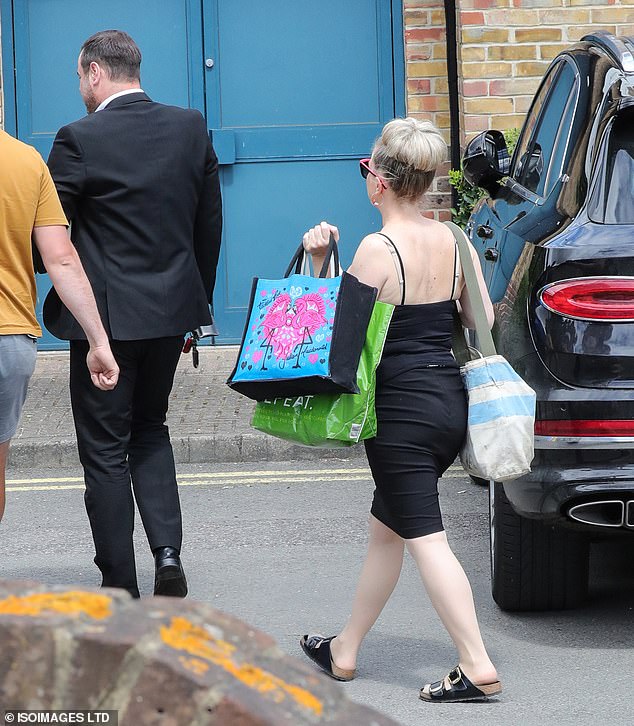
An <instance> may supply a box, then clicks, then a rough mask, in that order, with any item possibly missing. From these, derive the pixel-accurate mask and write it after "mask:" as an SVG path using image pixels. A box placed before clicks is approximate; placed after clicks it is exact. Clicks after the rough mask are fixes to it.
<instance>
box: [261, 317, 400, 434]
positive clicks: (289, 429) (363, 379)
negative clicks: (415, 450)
mask: <svg viewBox="0 0 634 726" xmlns="http://www.w3.org/2000/svg"><path fill="white" fill-rule="evenodd" d="M393 312H394V306H393V305H388V304H387V303H382V302H377V303H375V304H374V309H373V311H372V316H371V318H370V322H369V324H368V329H367V333H366V338H365V343H364V345H363V350H362V352H361V358H360V359H359V368H358V369H357V385H358V386H359V391H360V392H359V393H334V394H331V393H318V394H315V395H306V396H291V397H289V398H272V399H265V400H264V401H259V402H258V403H257V404H256V407H255V412H254V414H253V418H252V419H251V426H253V428H256V429H258V430H259V431H264V432H265V433H267V434H270V435H271V436H276V437H277V438H280V439H284V440H285V441H292V442H294V443H297V444H304V445H305V446H321V447H325V448H338V447H343V446H352V445H353V444H356V443H358V442H359V441H362V440H363V439H370V438H372V437H373V436H376V413H375V410H374V396H375V391H376V369H377V367H378V365H379V363H380V362H381V355H382V354H383V346H384V345H385V339H386V337H387V330H388V327H389V325H390V320H391V319H392V313H393Z"/></svg>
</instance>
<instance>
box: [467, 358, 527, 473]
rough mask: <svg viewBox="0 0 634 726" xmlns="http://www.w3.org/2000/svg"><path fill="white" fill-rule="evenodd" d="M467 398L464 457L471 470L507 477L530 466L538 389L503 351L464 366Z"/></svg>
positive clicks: (471, 471)
mask: <svg viewBox="0 0 634 726" xmlns="http://www.w3.org/2000/svg"><path fill="white" fill-rule="evenodd" d="M460 373H461V375H462V379H463V382H464V385H465V388H466V390H467V396H468V401H469V422H468V424H467V436H466V439H465V442H464V444H463V447H462V449H461V451H460V461H461V462H462V466H463V467H464V469H465V471H466V472H467V473H468V474H471V475H473V476H476V477H480V478H481V479H489V480H493V481H508V480H509V479H516V478H517V477H519V476H522V475H523V474H527V473H528V472H529V471H530V470H531V467H530V465H531V461H532V459H533V453H534V452H533V445H534V426H535V391H533V389H532V388H531V387H530V386H529V385H528V384H527V383H525V382H524V381H523V380H522V379H521V378H520V376H518V375H517V373H516V372H515V371H514V370H513V368H512V367H511V366H510V364H509V363H508V361H507V360H506V359H505V358H504V357H503V356H501V355H491V356H487V357H485V358H478V359H477V360H473V361H470V362H468V363H466V364H465V365H464V366H462V368H461V369H460Z"/></svg>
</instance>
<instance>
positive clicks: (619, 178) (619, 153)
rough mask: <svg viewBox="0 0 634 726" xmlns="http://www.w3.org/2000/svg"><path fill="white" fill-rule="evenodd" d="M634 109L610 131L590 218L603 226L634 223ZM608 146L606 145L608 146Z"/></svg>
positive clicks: (589, 208)
mask: <svg viewBox="0 0 634 726" xmlns="http://www.w3.org/2000/svg"><path fill="white" fill-rule="evenodd" d="M633 124H634V109H628V110H625V111H622V112H621V113H620V114H619V115H618V116H617V117H616V119H615V121H614V123H613V125H612V128H611V129H610V131H609V138H608V143H607V148H606V152H605V154H601V155H600V158H599V165H600V177H599V179H598V183H597V184H596V185H595V187H594V192H593V194H592V199H591V200H590V203H589V205H588V215H589V217H590V219H591V220H592V221H594V222H600V223H603V224H634V125H633ZM604 146H605V145H604Z"/></svg>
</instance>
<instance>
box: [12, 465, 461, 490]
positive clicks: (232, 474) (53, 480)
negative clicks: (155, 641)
mask: <svg viewBox="0 0 634 726" xmlns="http://www.w3.org/2000/svg"><path fill="white" fill-rule="evenodd" d="M448 471H450V472H451V471H459V472H462V471H463V469H462V467H461V466H450V467H449V469H448ZM369 473H370V469H368V467H362V468H356V469H352V468H350V469H288V470H286V471H271V470H267V471H251V472H249V473H248V474H247V473H245V472H244V471H221V472H213V473H212V472H199V473H198V474H177V479H178V480H179V481H181V480H186V479H196V480H199V479H200V480H202V479H230V478H231V479H233V478H235V479H240V478H244V477H245V476H247V477H248V478H253V477H258V478H267V479H268V478H270V477H276V476H295V475H298V476H308V475H313V474H367V475H369ZM446 476H447V475H446ZM83 481H84V478H83V477H82V476H62V477H48V478H46V477H45V478H40V479H7V485H15V484H58V483H59V484H65V483H68V484H70V483H72V482H83ZM185 486H186V485H185ZM58 488H59V489H62V488H63V487H58ZM71 488H73V489H76V488H77V487H71ZM13 491H16V489H13Z"/></svg>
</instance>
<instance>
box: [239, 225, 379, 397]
mask: <svg viewBox="0 0 634 726" xmlns="http://www.w3.org/2000/svg"><path fill="white" fill-rule="evenodd" d="M304 255H305V253H304V248H303V246H301V245H300V246H299V248H298V249H297V251H296V252H295V254H294V256H293V259H292V260H291V262H290V264H289V266H288V269H287V270H286V273H285V275H284V277H283V278H281V279H278V280H268V279H262V278H255V279H254V280H253V286H252V289H251V300H250V302H249V312H248V314H247V321H246V326H245V329H244V333H243V336H242V343H241V345H240V353H239V355H238V359H237V361H236V365H235V368H234V370H233V372H232V374H231V375H230V376H229V379H228V381H227V383H228V385H229V386H230V387H231V388H233V389H234V390H236V391H238V392H239V393H242V394H243V395H245V396H248V397H249V398H253V399H255V400H257V401H262V400H264V399H267V398H274V397H281V396H302V395H307V394H315V393H358V392H359V389H358V387H357V382H356V379H357V368H358V366H359V358H360V357H361V350H362V349H363V344H364V342H365V336H366V330H367V328H368V323H369V322H370V316H371V315H372V309H373V307H374V302H375V300H376V296H377V290H376V288H374V287H370V286H369V285H365V284H363V283H362V282H359V280H357V278H356V277H354V276H353V275H350V274H348V273H347V272H343V273H341V274H339V275H337V276H336V277H326V274H327V272H328V268H329V266H330V262H331V260H332V261H333V262H334V270H335V271H339V269H340V268H339V253H338V249H337V243H336V242H335V241H334V239H333V238H332V237H331V239H330V245H329V247H328V252H327V255H326V259H325V260H324V265H323V267H322V270H321V272H320V275H319V277H311V276H309V275H304V274H301V269H302V263H303V260H304Z"/></svg>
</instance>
